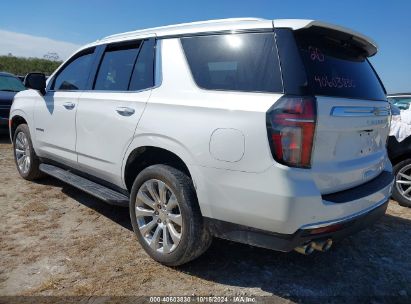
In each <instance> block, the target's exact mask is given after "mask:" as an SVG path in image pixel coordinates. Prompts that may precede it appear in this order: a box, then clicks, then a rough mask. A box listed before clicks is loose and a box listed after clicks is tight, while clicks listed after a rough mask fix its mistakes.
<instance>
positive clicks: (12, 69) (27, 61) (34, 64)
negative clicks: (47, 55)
mask: <svg viewBox="0 0 411 304" xmlns="http://www.w3.org/2000/svg"><path fill="white" fill-rule="evenodd" d="M60 64H61V61H52V60H47V59H40V58H22V57H14V56H0V72H8V73H12V74H15V75H21V76H24V75H26V74H27V73H29V72H41V73H44V74H46V75H50V74H51V73H53V72H54V70H55V69H56V68H57V67H58V66H59V65H60Z"/></svg>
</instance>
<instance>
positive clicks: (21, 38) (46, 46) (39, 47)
mask: <svg viewBox="0 0 411 304" xmlns="http://www.w3.org/2000/svg"><path fill="white" fill-rule="evenodd" d="M79 47H80V46H79V45H77V44H74V43H70V42H64V41H58V40H54V39H50V38H46V37H39V36H33V35H27V34H21V33H15V32H9V31H4V30H1V29H0V55H8V54H9V53H11V54H13V56H17V57H39V58H43V57H44V55H45V54H48V53H57V54H58V56H59V58H60V59H61V60H64V59H67V57H69V56H70V55H71V54H72V53H73V52H74V51H75V50H76V49H78V48H79Z"/></svg>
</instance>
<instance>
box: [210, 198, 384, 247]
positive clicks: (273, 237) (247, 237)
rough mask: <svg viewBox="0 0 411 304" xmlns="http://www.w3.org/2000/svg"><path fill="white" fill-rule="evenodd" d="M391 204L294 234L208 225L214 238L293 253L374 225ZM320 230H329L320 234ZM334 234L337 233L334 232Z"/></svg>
mask: <svg viewBox="0 0 411 304" xmlns="http://www.w3.org/2000/svg"><path fill="white" fill-rule="evenodd" d="M387 206H388V200H387V201H382V202H379V203H378V204H376V205H375V206H373V207H372V208H370V209H368V210H364V211H363V212H360V213H358V214H354V215H351V216H350V217H346V218H341V219H338V220H333V221H330V222H324V223H318V224H313V225H306V226H304V227H301V229H299V230H298V231H296V232H295V233H293V234H281V233H274V232H269V231H264V230H260V229H255V228H252V227H247V226H242V225H238V224H233V223H228V222H224V221H219V220H215V219H210V218H205V222H206V225H207V226H208V228H209V229H210V231H211V232H212V233H213V235H214V236H216V237H219V238H222V239H227V240H231V241H236V242H240V243H245V244H249V245H253V246H258V247H263V248H267V249H272V250H277V251H283V252H289V251H292V250H293V249H294V248H296V247H297V246H300V245H303V244H306V243H308V242H310V241H313V240H320V239H321V240H322V239H332V240H334V241H335V240H339V239H341V238H344V237H346V236H348V235H351V234H354V233H356V232H358V231H360V230H362V229H364V228H367V227H368V226H370V225H372V224H373V223H374V222H376V221H377V220H378V219H379V218H381V217H382V216H383V215H384V214H385V211H386V210H387ZM319 228H322V229H324V228H328V229H324V230H329V231H328V232H320V230H319ZM330 230H333V231H330Z"/></svg>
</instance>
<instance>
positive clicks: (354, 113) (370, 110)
mask: <svg viewBox="0 0 411 304" xmlns="http://www.w3.org/2000/svg"><path fill="white" fill-rule="evenodd" d="M330 114H331V116H336V117H368V116H371V117H374V116H388V115H390V108H389V107H333V108H332V109H331V113H330Z"/></svg>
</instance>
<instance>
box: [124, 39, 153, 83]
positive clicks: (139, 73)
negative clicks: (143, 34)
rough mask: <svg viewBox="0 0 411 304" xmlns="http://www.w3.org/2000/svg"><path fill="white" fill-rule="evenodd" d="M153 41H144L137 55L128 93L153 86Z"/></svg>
mask: <svg viewBox="0 0 411 304" xmlns="http://www.w3.org/2000/svg"><path fill="white" fill-rule="evenodd" d="M154 44H155V40H154V39H149V40H145V41H144V43H143V46H142V47H141V50H140V54H139V55H138V58H137V62H136V65H135V67H134V71H133V76H132V78H131V82H130V91H138V90H144V89H147V88H151V87H152V86H154Z"/></svg>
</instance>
